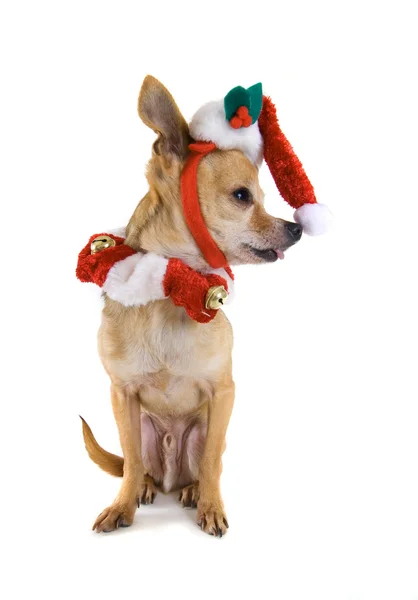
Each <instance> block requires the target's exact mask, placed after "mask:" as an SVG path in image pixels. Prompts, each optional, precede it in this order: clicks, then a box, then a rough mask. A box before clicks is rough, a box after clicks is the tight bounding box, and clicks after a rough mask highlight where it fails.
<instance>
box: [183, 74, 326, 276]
mask: <svg viewBox="0 0 418 600" xmlns="http://www.w3.org/2000/svg"><path fill="white" fill-rule="evenodd" d="M190 134H191V136H192V137H193V138H194V139H195V140H196V141H198V142H206V143H211V144H212V145H210V144H206V145H205V146H203V145H200V149H199V144H196V145H194V146H195V147H194V148H193V145H192V146H191V149H192V150H195V151H197V152H199V153H200V155H201V156H200V158H201V157H202V155H204V154H207V153H208V152H210V151H211V150H213V149H214V148H215V147H216V148H219V149H221V150H231V149H236V150H241V151H242V152H243V153H244V154H245V155H246V156H247V157H248V158H249V159H250V160H251V162H253V163H254V164H255V165H257V166H259V165H260V164H261V162H262V159H263V157H264V160H265V161H266V163H267V165H268V167H269V169H270V172H271V174H272V176H273V179H274V181H275V183H276V186H277V188H278V190H279V192H280V194H281V195H282V197H283V198H284V200H286V202H288V204H290V206H292V207H293V208H294V209H295V213H294V219H295V221H296V222H297V223H299V224H300V225H302V227H303V230H304V232H305V233H307V234H309V235H319V234H322V233H325V232H326V231H327V229H328V227H329V225H330V223H331V219H332V215H331V212H330V210H329V209H328V208H327V206H325V205H324V204H319V203H318V202H317V200H316V197H315V193H314V189H313V187H312V184H311V182H310V181H309V179H308V177H307V175H306V173H305V171H304V169H303V166H302V163H301V162H300V160H299V159H298V157H297V156H296V154H295V152H294V151H293V148H292V146H291V145H290V143H289V141H288V140H287V138H286V137H285V135H284V134H283V132H282V130H281V128H280V126H279V123H278V120H277V114H276V108H275V106H274V104H273V102H272V101H271V99H270V98H268V97H266V96H263V94H262V86H261V83H257V84H256V85H253V86H252V87H250V88H248V89H245V88H243V87H236V88H233V89H232V90H231V91H230V92H229V93H228V94H227V95H226V96H225V98H224V99H223V100H218V101H214V102H208V103H207V104H205V105H204V106H202V107H201V108H200V109H199V110H198V111H197V112H196V114H195V115H194V117H193V118H192V120H191V123H190ZM195 162H198V160H197V158H196V160H195ZM186 167H187V165H186ZM196 168H197V166H196ZM186 173H187V171H186ZM186 187H187V186H186ZM182 195H183V196H184V193H183V194H182ZM183 204H184V209H185V215H186V219H187V217H188V216H189V218H190V217H191V219H192V221H193V219H194V220H196V219H195V215H193V214H191V215H190V214H189V215H188V213H195V209H196V203H194V205H192V204H193V203H190V202H189V203H188V201H187V197H186V203H183ZM188 204H189V205H188ZM188 224H189V228H191V230H192V233H193V235H194V237H195V239H196V233H197V234H198V235H199V231H198V230H199V228H198V227H196V223H192V227H191V226H190V223H189V221H188ZM193 228H194V231H193ZM200 234H201V228H200ZM198 245H199V246H200V244H198ZM215 262H216V264H217V265H218V266H220V264H221V262H222V261H221V258H220V257H219V256H218V259H217V260H215Z"/></svg>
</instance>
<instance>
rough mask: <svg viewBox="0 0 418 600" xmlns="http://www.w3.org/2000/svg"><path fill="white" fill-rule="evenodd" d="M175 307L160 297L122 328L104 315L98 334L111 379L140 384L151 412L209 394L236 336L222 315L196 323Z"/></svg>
mask: <svg viewBox="0 0 418 600" xmlns="http://www.w3.org/2000/svg"><path fill="white" fill-rule="evenodd" d="M173 308H174V310H172V309H171V307H170V309H169V311H167V301H163V302H162V303H155V305H154V307H153V309H152V310H151V309H149V310H147V311H139V312H138V313H135V319H131V321H130V322H129V323H128V324H127V323H126V322H124V323H122V327H121V326H120V324H118V329H117V330H115V327H114V324H113V323H109V322H108V321H107V319H106V318H104V320H103V324H102V330H101V333H100V336H99V340H100V341H99V347H100V354H101V357H102V360H103V362H104V365H105V367H106V370H107V371H108V372H109V374H110V375H111V377H112V379H113V380H114V381H115V380H116V381H117V382H118V383H119V384H120V385H123V386H128V387H129V388H131V389H132V390H133V391H134V390H137V391H138V392H139V393H140V395H141V401H142V402H143V404H144V406H145V407H146V409H147V410H149V411H150V412H153V411H154V410H156V411H157V412H160V410H162V411H164V410H165V407H171V409H173V407H176V412H177V411H178V412H181V413H183V412H189V411H192V410H195V409H196V408H198V407H199V405H200V404H202V402H204V401H205V400H207V399H208V398H210V396H211V394H212V391H213V385H214V382H216V381H217V380H218V378H219V376H220V374H221V373H222V372H223V371H224V369H225V365H226V364H227V362H228V360H230V354H231V345H232V336H231V330H230V325H229V323H228V321H227V320H226V318H225V317H224V316H223V315H221V314H219V316H217V319H218V318H219V320H218V322H217V323H209V324H207V325H197V324H196V323H194V322H192V321H190V320H189V319H185V318H184V316H183V311H182V309H180V310H179V309H177V308H176V307H173ZM115 343H116V344H117V345H115Z"/></svg>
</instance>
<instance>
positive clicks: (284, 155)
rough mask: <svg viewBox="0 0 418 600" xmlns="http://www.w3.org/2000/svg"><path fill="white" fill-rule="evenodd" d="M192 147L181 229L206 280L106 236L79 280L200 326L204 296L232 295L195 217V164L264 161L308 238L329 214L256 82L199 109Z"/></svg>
mask: <svg viewBox="0 0 418 600" xmlns="http://www.w3.org/2000/svg"><path fill="white" fill-rule="evenodd" d="M189 129H190V134H191V136H192V137H193V138H194V140H195V142H193V143H192V144H190V146H189V150H190V154H189V156H188V157H187V159H186V162H185V165H184V168H183V172H182V176H181V198H182V204H183V212H184V216H185V220H186V223H187V225H188V227H189V229H190V232H191V233H192V235H193V237H194V240H195V242H196V244H197V246H198V248H199V249H200V251H201V253H202V256H203V257H204V258H205V260H206V262H207V263H208V265H210V267H211V268H212V272H210V273H207V274H203V273H200V272H198V271H194V270H193V269H191V268H190V267H189V266H187V265H185V264H184V263H182V262H181V261H180V260H178V259H173V258H171V259H167V258H164V257H163V256H157V255H156V254H154V253H152V252H149V253H141V252H135V250H133V249H132V248H130V247H129V246H127V245H126V244H124V238H123V237H120V236H116V235H111V234H101V235H109V236H110V237H112V239H114V240H115V242H116V245H115V246H113V247H110V248H106V249H104V250H101V251H100V252H97V253H96V254H92V253H91V249H90V245H91V242H92V241H93V240H94V238H96V237H98V235H95V236H92V238H91V239H90V240H89V243H88V244H87V245H86V246H85V248H83V250H82V251H81V252H80V255H79V260H78V265H77V271H76V272H77V277H78V278H79V279H80V280H81V281H90V282H93V283H96V284H97V285H99V286H100V287H102V289H103V291H104V292H105V293H106V294H107V295H108V296H109V298H112V299H113V300H116V301H117V302H120V303H121V304H123V305H124V306H141V305H144V304H147V303H148V302H152V301H154V300H162V299H164V298H168V297H170V298H171V300H172V302H174V304H175V305H177V306H183V307H184V308H185V310H186V312H187V314H188V315H189V316H190V317H191V318H192V319H194V320H196V321H198V322H199V323H207V322H209V321H211V320H212V319H213V318H214V317H215V316H216V314H217V311H216V310H210V309H207V308H205V298H206V294H207V292H208V290H209V289H210V288H211V287H213V286H224V287H225V289H226V290H227V291H228V292H229V293H230V292H231V288H232V285H233V282H232V280H233V275H232V272H231V270H230V267H229V265H228V263H227V260H226V258H225V255H224V254H223V252H222V251H221V249H220V248H219V247H218V246H217V244H216V243H215V241H214V240H213V238H212V237H211V235H210V233H209V231H208V229H207V227H206V224H205V222H204V219H203V216H202V214H201V211H200V205H199V197H198V192H197V169H198V166H199V163H200V161H201V160H202V159H203V158H204V157H205V156H206V155H207V154H209V153H210V152H212V151H214V150H216V149H217V148H218V149H221V150H230V149H237V150H241V151H242V152H243V153H244V154H245V155H246V156H247V157H248V159H249V160H250V161H251V162H253V163H254V164H255V165H256V166H257V167H259V166H260V163H261V161H262V159H263V157H264V160H265V161H266V163H267V165H268V167H269V169H270V172H271V174H272V176H273V179H274V181H275V183H276V185H277V188H278V190H279V191H280V193H281V195H282V197H283V198H284V200H286V202H288V203H289V204H290V205H291V206H292V207H293V208H294V209H295V213H294V218H295V221H296V222H297V223H299V224H300V225H302V227H303V230H304V232H305V233H307V234H309V235H318V234H322V233H325V231H326V230H327V228H328V226H329V224H330V221H331V213H330V211H329V209H328V208H327V207H326V206H325V205H324V204H318V202H317V201H316V197H315V193H314V189H313V187H312V184H311V183H310V181H309V179H308V177H307V175H306V173H305V171H304V169H303V166H302V163H301V162H300V160H299V159H298V157H297V156H296V154H295V153H294V151H293V149H292V146H291V145H290V143H289V141H288V140H287V138H286V137H285V135H284V134H283V132H282V131H281V128H280V126H279V123H278V120H277V115H276V108H275V106H274V104H273V102H272V101H271V99H270V98H268V97H266V96H263V95H262V88H261V84H256V85H255V86H252V87H251V88H248V89H244V88H242V87H237V88H233V89H232V90H231V91H230V92H229V93H228V94H227V95H226V96H225V98H224V99H223V100H219V101H215V102H209V103H208V104H205V105H204V106H202V107H201V108H200V109H199V110H198V111H197V112H196V114H195V115H194V117H193V118H192V120H191V123H190V127H189Z"/></svg>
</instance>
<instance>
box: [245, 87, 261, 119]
mask: <svg viewBox="0 0 418 600" xmlns="http://www.w3.org/2000/svg"><path fill="white" fill-rule="evenodd" d="M247 94H248V95H249V98H250V106H249V109H248V112H249V113H250V115H251V118H252V120H253V123H255V122H256V121H257V119H258V117H259V116H260V113H261V109H262V107H263V86H262V85H261V83H256V84H255V85H252V86H251V87H249V88H248V89H247Z"/></svg>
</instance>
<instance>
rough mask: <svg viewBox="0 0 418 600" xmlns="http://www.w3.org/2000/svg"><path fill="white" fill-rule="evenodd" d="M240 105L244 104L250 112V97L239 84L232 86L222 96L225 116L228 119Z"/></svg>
mask: <svg viewBox="0 0 418 600" xmlns="http://www.w3.org/2000/svg"><path fill="white" fill-rule="evenodd" d="M240 106H246V107H247V108H248V112H250V98H249V96H248V94H247V90H246V89H245V88H243V87H241V86H240V85H239V86H237V87H234V88H232V90H231V91H230V92H228V93H227V95H226V96H225V98H224V107H225V117H226V120H227V121H230V120H231V119H232V117H233V116H234V114H235V113H236V112H237V110H238V108H239V107H240Z"/></svg>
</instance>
